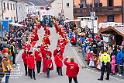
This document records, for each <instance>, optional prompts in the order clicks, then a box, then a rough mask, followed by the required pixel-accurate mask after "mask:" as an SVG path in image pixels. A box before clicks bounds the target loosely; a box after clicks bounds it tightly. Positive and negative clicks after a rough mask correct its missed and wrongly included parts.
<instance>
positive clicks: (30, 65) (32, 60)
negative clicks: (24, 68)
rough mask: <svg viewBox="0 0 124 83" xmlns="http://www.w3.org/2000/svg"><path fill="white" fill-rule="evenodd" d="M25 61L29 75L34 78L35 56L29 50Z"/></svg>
mask: <svg viewBox="0 0 124 83" xmlns="http://www.w3.org/2000/svg"><path fill="white" fill-rule="evenodd" d="M27 63H28V69H29V70H28V71H29V76H30V78H31V79H32V77H33V78H34V80H36V78H35V57H34V55H33V54H32V52H29V56H28V58H27Z"/></svg>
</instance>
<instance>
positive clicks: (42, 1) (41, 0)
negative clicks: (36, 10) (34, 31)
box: [16, 0, 54, 6]
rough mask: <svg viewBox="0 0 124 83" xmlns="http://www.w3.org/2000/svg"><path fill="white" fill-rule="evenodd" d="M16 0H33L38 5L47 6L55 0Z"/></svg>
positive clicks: (29, 0) (26, 0)
mask: <svg viewBox="0 0 124 83" xmlns="http://www.w3.org/2000/svg"><path fill="white" fill-rule="evenodd" d="M16 1H24V2H27V3H28V2H32V3H33V4H34V5H36V6H46V5H49V4H50V3H51V2H53V1H54V0H16Z"/></svg>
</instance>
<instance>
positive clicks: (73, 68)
mask: <svg viewBox="0 0 124 83" xmlns="http://www.w3.org/2000/svg"><path fill="white" fill-rule="evenodd" d="M64 64H65V65H66V75H67V76H68V79H69V83H72V79H73V80H74V81H75V83H78V81H77V75H78V72H79V66H78V64H77V63H75V62H74V58H70V62H68V58H66V59H65V60H64Z"/></svg>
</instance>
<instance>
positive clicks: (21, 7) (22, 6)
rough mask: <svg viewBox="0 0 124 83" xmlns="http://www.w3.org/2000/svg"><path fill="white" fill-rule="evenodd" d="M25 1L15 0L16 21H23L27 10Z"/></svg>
mask: <svg viewBox="0 0 124 83" xmlns="http://www.w3.org/2000/svg"><path fill="white" fill-rule="evenodd" d="M27 5H28V4H27V3H25V2H17V19H18V22H21V21H23V20H24V19H25V18H26V17H27V14H28V12H27V11H26V10H27Z"/></svg>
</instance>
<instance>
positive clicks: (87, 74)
mask: <svg viewBox="0 0 124 83" xmlns="http://www.w3.org/2000/svg"><path fill="white" fill-rule="evenodd" d="M50 32H51V35H50V41H51V45H50V50H51V51H52V53H53V50H54V49H55V48H56V44H57V40H58V35H57V34H56V32H55V29H54V28H50ZM43 34H44V31H43V28H41V29H40V30H39V31H38V35H39V41H38V42H37V44H36V45H40V43H41V42H42V37H43ZM22 52H23V50H21V51H20V52H19V54H18V55H17V57H16V62H17V64H18V66H17V67H19V68H18V71H20V72H18V73H19V74H18V75H17V76H13V75H11V77H10V83H68V78H67V76H66V72H65V66H64V67H63V76H58V75H57V73H56V67H55V66H54V70H53V71H51V75H50V78H46V75H45V74H44V73H41V74H40V75H37V73H36V80H33V79H30V78H29V77H27V76H25V73H24V65H23V61H22V58H21V54H22ZM67 56H71V57H74V58H75V60H76V62H77V63H78V64H79V66H80V71H79V75H78V81H79V83H102V81H98V80H97V79H98V78H99V77H100V72H96V71H93V70H91V69H88V68H82V67H84V63H83V61H82V60H81V59H80V55H78V50H77V47H73V46H71V44H70V43H68V45H67V46H66V48H65V51H64V58H65V57H67ZM41 68H42V66H41ZM15 69H16V68H15ZM41 71H42V70H41ZM14 73H16V71H13V72H12V73H11V74H14ZM103 82H104V83H124V80H122V79H118V78H115V77H110V80H109V81H107V80H105V79H104V81H103Z"/></svg>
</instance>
